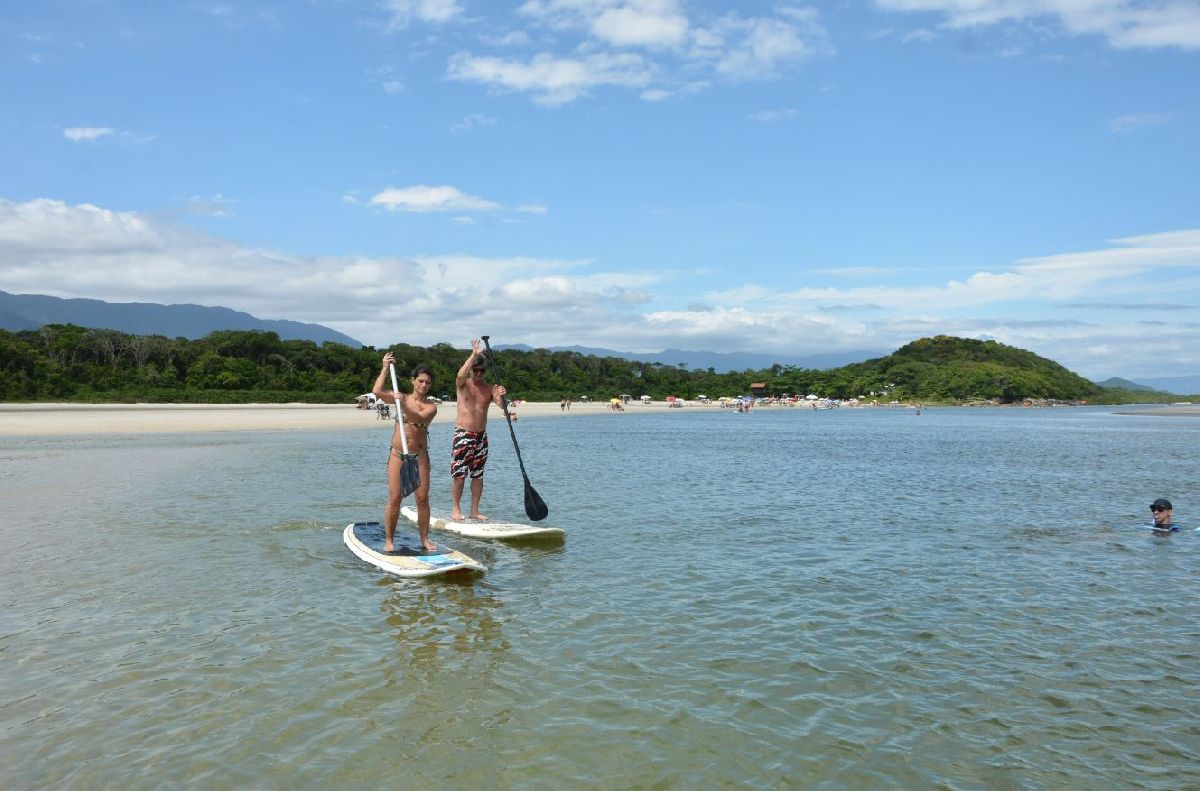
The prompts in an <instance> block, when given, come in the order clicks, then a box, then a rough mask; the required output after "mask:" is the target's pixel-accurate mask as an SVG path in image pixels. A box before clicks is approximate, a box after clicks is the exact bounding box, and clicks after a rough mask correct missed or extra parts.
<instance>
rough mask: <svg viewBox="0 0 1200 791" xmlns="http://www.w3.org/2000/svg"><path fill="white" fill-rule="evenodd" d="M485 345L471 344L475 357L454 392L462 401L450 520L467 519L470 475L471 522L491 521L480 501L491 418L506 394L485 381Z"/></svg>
mask: <svg viewBox="0 0 1200 791" xmlns="http://www.w3.org/2000/svg"><path fill="white" fill-rule="evenodd" d="M482 346H483V344H482V342H481V341H480V340H479V339H478V338H475V339H474V340H472V341H471V354H470V356H469V357H467V359H466V362H464V363H463V364H462V367H461V368H459V369H458V376H457V377H455V379H454V389H455V393H456V398H457V399H458V415H457V417H456V418H455V420H454V444H453V447H452V449H451V453H450V498H451V501H452V503H453V508H452V509H451V511H450V518H451V519H452V520H453V521H456V522H460V521H462V519H463V513H462V507H461V506H460V505H459V501H460V500H462V493H463V487H464V485H465V484H466V480H467V476H470V478H471V508H470V510H469V511H468V512H467V518H468V519H487V517H486V516H484V515H483V514H481V513H479V500H480V498H481V497H483V468H484V466H485V465H486V464H487V455H488V440H487V416H488V407H490V406H491V405H492V404H496V405H498V406H502V402H501V398H502V396H503V395H504V393H505V392H506V391H505V389H504V387H503V385H490V384H488V383H487V380H485V379H484V371H485V367H486V364H487V358H486V357H484V354H483V352H482V351H481V347H482Z"/></svg>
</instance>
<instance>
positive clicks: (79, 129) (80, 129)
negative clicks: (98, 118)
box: [63, 126, 116, 143]
mask: <svg viewBox="0 0 1200 791" xmlns="http://www.w3.org/2000/svg"><path fill="white" fill-rule="evenodd" d="M114 132H116V130H115V129H113V128H111V127H108V126H71V127H67V128H66V129H64V130H63V137H65V138H67V139H68V140H74V141H75V142H77V143H79V142H84V143H90V142H92V141H93V140H99V139H100V138H102V137H108V136H109V135H111V134H113V133H114Z"/></svg>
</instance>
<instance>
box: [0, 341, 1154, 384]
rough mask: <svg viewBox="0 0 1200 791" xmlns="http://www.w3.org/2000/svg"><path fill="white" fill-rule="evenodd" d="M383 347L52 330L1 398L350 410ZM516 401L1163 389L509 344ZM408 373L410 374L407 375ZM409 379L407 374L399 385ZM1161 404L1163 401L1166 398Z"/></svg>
mask: <svg viewBox="0 0 1200 791" xmlns="http://www.w3.org/2000/svg"><path fill="white" fill-rule="evenodd" d="M391 348H392V350H393V351H394V352H395V353H396V357H397V362H398V365H397V370H398V371H399V372H406V371H407V370H409V369H410V368H411V367H412V366H414V365H416V364H418V363H425V364H427V365H429V366H430V367H431V368H432V369H433V371H434V377H435V381H434V389H433V392H434V393H435V394H437V395H447V394H453V392H454V375H455V373H456V372H457V370H458V368H459V366H460V365H462V362H463V360H464V359H465V358H466V355H467V350H466V349H458V348H455V347H453V346H450V345H449V344H437V345H435V346H431V347H420V346H409V345H406V344H396V345H395V346H392V347H391ZM381 356H382V351H381V350H376V349H373V348H370V347H367V348H364V349H352V348H350V347H348V346H343V345H341V344H337V343H325V344H324V345H321V346H318V345H317V344H315V343H313V342H311V341H299V340H289V341H284V340H280V338H279V336H278V335H277V334H276V333H274V332H261V331H242V330H224V331H221V332H214V333H212V334H211V335H208V336H206V337H204V338H201V339H200V340H188V339H186V338H175V339H170V338H164V337H162V336H157V335H150V336H146V335H127V334H125V333H121V332H116V331H113V330H99V329H86V328H84V327H78V326H74V325H71V324H52V325H47V326H44V327H41V328H40V329H37V330H22V331H19V332H9V331H5V330H0V401H6V402H22V401H92V402H105V401H107V402H143V401H145V402H192V403H251V402H266V403H272V402H273V403H279V402H288V401H302V402H311V403H338V402H348V401H350V400H351V399H353V398H354V397H355V396H356V395H359V394H360V393H364V392H366V391H367V390H369V389H370V387H371V384H372V383H373V382H374V380H375V376H376V374H377V373H378V372H379V364H380V358H381ZM496 362H497V365H498V366H499V367H500V370H501V375H502V379H503V382H504V384H505V385H506V386H507V388H508V390H509V392H510V394H511V396H512V397H514V398H524V399H526V400H530V401H556V400H558V399H560V398H563V397H569V398H573V399H578V398H580V397H581V396H588V397H590V398H592V399H597V400H600V399H604V400H607V399H609V398H612V397H613V396H616V395H619V394H621V393H628V394H630V395H633V396H635V397H637V396H640V395H642V394H647V395H650V396H651V397H653V398H655V399H662V398H665V397H666V396H668V395H675V396H679V397H681V398H689V399H690V398H695V397H696V396H697V395H699V394H701V393H703V394H705V395H708V396H710V397H712V398H717V397H719V396H723V395H724V396H736V395H742V394H747V393H750V392H751V388H752V386H753V385H755V384H759V383H761V384H764V385H765V392H766V394H768V395H781V394H785V393H787V394H796V393H799V394H808V393H815V394H816V395H819V396H822V397H832V398H852V397H863V396H866V397H868V398H875V399H879V400H885V399H886V400H889V401H890V400H902V401H903V400H921V401H948V402H961V401H969V400H984V399H990V400H997V401H1001V402H1013V401H1020V400H1023V399H1027V398H1032V399H1059V400H1067V401H1074V400H1089V401H1092V402H1105V403H1127V402H1133V401H1147V400H1165V399H1167V398H1169V397H1168V396H1167V395H1166V394H1147V393H1133V392H1130V391H1127V390H1119V389H1111V388H1101V387H1099V386H1098V385H1095V384H1093V383H1092V382H1089V381H1088V380H1086V379H1084V378H1082V377H1080V376H1077V375H1075V374H1073V373H1071V372H1070V371H1068V370H1067V369H1065V368H1063V367H1062V366H1061V365H1059V364H1058V363H1055V362H1053V361H1051V360H1047V359H1045V358H1043V357H1039V356H1037V355H1036V354H1033V353H1032V352H1028V351H1024V350H1022V349H1016V348H1013V347H1011V346H1005V345H1004V344H1000V343H996V342H995V341H977V340H970V339H965V338H953V337H947V336H938V337H936V338H923V339H921V340H918V341H914V342H912V343H910V344H908V345H907V346H904V347H903V348H901V349H898V350H897V351H896V352H894V353H893V354H890V355H888V356H887V357H880V358H878V359H874V360H867V361H865V362H861V363H855V364H853V365H847V366H843V367H841V368H834V369H830V370H813V369H805V368H794V367H790V366H781V365H775V366H772V367H770V368H767V369H762V370H757V371H740V372H731V373H722V374H718V373H716V372H715V371H714V370H713V369H711V368H710V369H708V370H688V368H687V367H686V366H679V367H676V366H670V365H663V364H661V363H647V362H638V361H633V360H625V359H620V358H616V357H596V356H591V355H587V356H585V355H582V354H579V353H577V352H551V351H547V350H545V349H534V350H532V351H521V350H506V351H503V352H498V353H497V354H496ZM402 375H403V373H402ZM404 378H405V379H407V377H404ZM1160 396H1161V398H1160Z"/></svg>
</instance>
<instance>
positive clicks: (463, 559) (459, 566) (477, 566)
mask: <svg viewBox="0 0 1200 791" xmlns="http://www.w3.org/2000/svg"><path fill="white" fill-rule="evenodd" d="M384 539H385V535H384V530H383V525H382V524H380V523H379V522H354V523H353V524H349V525H346V530H345V531H344V532H343V533H342V541H344V542H345V543H346V546H347V547H349V549H350V551H351V552H353V553H354V554H355V555H358V557H359V558H361V559H362V560H365V561H367V562H368V563H370V564H371V565H372V566H375V567H376V568H379V569H382V570H384V571H386V572H387V573H388V574H395V575H396V576H397V577H432V576H435V575H437V574H453V573H456V572H457V573H464V572H470V571H487V566H485V565H483V564H482V563H480V562H479V561H478V560H475V559H474V558H470V557H467V556H466V555H464V554H463V553H461V552H459V551H458V550H455V549H450V548H449V547H439V548H438V549H437V550H436V551H435V552H425V551H423V550H422V549H421V542H420V540H419V539H418V538H417V537H416V536H408V535H403V534H401V533H400V531H398V530H397V531H396V536H395V540H394V543H395V545H396V551H395V552H384V551H383V542H384Z"/></svg>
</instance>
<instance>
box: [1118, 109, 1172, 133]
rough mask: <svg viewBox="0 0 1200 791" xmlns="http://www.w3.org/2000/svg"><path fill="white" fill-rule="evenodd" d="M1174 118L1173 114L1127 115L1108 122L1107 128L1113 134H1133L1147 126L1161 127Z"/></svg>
mask: <svg viewBox="0 0 1200 791" xmlns="http://www.w3.org/2000/svg"><path fill="white" fill-rule="evenodd" d="M1176 117H1177V115H1176V114H1175V113H1129V114H1127V115H1120V116H1117V117H1116V118H1114V119H1112V120H1111V121H1109V122H1108V128H1109V129H1111V130H1112V131H1114V132H1133V131H1136V130H1138V129H1144V128H1146V127H1148V126H1162V125H1163V124H1167V123H1170V122H1171V121H1173V120H1175V118H1176Z"/></svg>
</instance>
